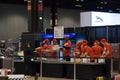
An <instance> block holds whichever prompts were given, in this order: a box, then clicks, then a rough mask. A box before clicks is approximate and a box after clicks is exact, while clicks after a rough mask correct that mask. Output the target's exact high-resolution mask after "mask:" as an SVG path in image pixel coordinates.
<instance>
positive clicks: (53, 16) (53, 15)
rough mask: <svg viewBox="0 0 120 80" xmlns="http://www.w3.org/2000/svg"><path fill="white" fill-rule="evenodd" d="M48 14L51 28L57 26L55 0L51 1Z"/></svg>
mask: <svg viewBox="0 0 120 80" xmlns="http://www.w3.org/2000/svg"><path fill="white" fill-rule="evenodd" d="M50 12H51V13H50V14H51V15H50V16H51V19H50V20H51V21H50V26H51V27H52V28H53V27H55V26H57V6H56V0H53V1H52V3H51V8H50Z"/></svg>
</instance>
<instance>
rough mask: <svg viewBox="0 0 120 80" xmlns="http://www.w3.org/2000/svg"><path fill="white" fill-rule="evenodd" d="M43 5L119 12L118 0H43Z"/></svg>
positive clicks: (19, 1) (11, 0)
mask: <svg viewBox="0 0 120 80" xmlns="http://www.w3.org/2000/svg"><path fill="white" fill-rule="evenodd" d="M0 3H10V4H22V5H27V0H0ZM43 4H44V6H45V7H51V6H55V7H56V8H67V9H79V10H81V11H105V12H117V13H118V12H120V1H119V0H43Z"/></svg>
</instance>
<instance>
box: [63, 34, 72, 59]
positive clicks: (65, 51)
mask: <svg viewBox="0 0 120 80" xmlns="http://www.w3.org/2000/svg"><path fill="white" fill-rule="evenodd" d="M71 46H72V43H71V41H70V40H69V37H68V36H65V43H64V45H63V59H64V60H66V61H70V55H71Z"/></svg>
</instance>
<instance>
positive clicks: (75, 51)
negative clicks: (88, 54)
mask: <svg viewBox="0 0 120 80" xmlns="http://www.w3.org/2000/svg"><path fill="white" fill-rule="evenodd" d="M74 53H75V57H80V48H77V47H75V48H74Z"/></svg>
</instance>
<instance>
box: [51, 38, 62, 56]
mask: <svg viewBox="0 0 120 80" xmlns="http://www.w3.org/2000/svg"><path fill="white" fill-rule="evenodd" d="M52 42H53V44H51V45H50V46H49V49H50V50H53V52H51V58H57V57H59V54H58V52H59V48H60V46H59V45H58V41H57V40H56V39H53V40H52Z"/></svg>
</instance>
